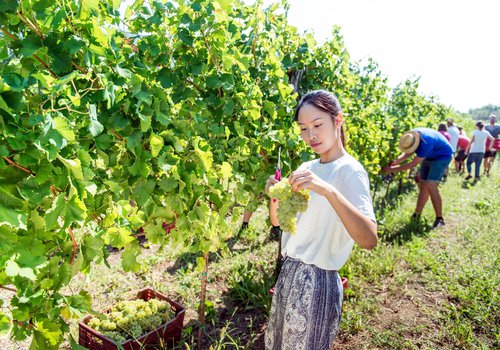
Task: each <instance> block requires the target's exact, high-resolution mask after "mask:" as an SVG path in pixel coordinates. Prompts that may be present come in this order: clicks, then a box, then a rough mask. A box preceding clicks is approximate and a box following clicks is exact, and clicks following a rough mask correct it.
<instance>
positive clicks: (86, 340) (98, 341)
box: [78, 288, 186, 350]
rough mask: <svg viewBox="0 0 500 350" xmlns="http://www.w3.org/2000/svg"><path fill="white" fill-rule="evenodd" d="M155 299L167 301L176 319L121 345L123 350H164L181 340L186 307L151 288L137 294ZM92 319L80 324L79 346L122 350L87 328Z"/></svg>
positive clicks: (99, 349) (86, 319)
mask: <svg viewBox="0 0 500 350" xmlns="http://www.w3.org/2000/svg"><path fill="white" fill-rule="evenodd" d="M153 298H156V299H160V300H165V301H167V302H168V303H169V304H170V306H171V307H172V310H173V311H174V312H175V317H174V319H173V320H171V321H169V322H168V323H164V324H162V325H161V326H160V327H158V328H156V329H154V330H152V331H151V332H149V333H146V334H144V335H142V336H140V337H139V338H137V339H130V340H127V341H126V342H124V343H122V344H121V346H122V347H123V349H125V350H139V349H140V350H143V349H157V348H158V346H162V349H167V348H168V347H173V346H174V345H175V343H176V342H178V341H179V339H180V338H181V333H182V328H183V322H184V313H185V311H186V310H185V308H184V306H182V305H181V304H179V303H177V302H175V301H173V300H172V299H170V298H169V297H167V296H165V295H163V294H161V293H159V292H156V291H154V290H153V289H150V288H145V289H142V290H140V291H139V292H138V293H137V299H142V300H145V301H148V300H149V299H153ZM91 318H92V316H86V317H85V318H84V319H83V320H82V321H80V322H79V323H78V326H79V327H78V328H79V337H78V344H80V345H81V346H83V347H86V348H87V349H90V350H120V349H121V348H119V347H118V346H117V345H116V344H115V343H113V341H112V340H111V339H109V338H108V337H106V336H104V335H102V334H101V333H99V332H98V331H96V330H94V329H92V328H90V327H89V326H87V323H88V322H89V321H90V319H91ZM167 346H168V347H167Z"/></svg>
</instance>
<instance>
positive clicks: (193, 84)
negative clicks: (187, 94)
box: [186, 79, 205, 95]
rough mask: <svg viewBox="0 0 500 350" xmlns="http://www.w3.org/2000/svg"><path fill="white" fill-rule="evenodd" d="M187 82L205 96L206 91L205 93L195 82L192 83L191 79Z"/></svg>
mask: <svg viewBox="0 0 500 350" xmlns="http://www.w3.org/2000/svg"><path fill="white" fill-rule="evenodd" d="M186 82H187V83H189V84H190V85H192V86H193V87H194V88H195V89H196V90H198V92H199V93H200V94H203V95H204V94H205V91H203V90H202V89H201V88H200V87H199V86H198V85H196V84H195V83H194V82H193V81H191V80H190V79H186Z"/></svg>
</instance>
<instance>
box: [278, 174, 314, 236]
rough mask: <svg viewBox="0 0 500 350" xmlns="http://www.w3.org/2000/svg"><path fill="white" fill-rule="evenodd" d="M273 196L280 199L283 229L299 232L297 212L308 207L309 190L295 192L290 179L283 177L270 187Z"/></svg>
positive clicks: (279, 208) (279, 218)
mask: <svg viewBox="0 0 500 350" xmlns="http://www.w3.org/2000/svg"><path fill="white" fill-rule="evenodd" d="M269 196H270V197H271V198H276V199H279V201H280V203H279V206H278V220H279V222H280V226H281V228H282V229H283V231H285V232H288V233H292V234H294V233H296V232H297V213H298V212H304V211H306V209H307V202H308V201H309V199H310V198H311V196H310V195H309V191H308V190H301V191H297V192H294V191H292V187H291V186H290V183H289V182H288V179H286V178H285V179H282V180H281V181H280V182H278V183H277V184H275V185H274V186H272V187H271V188H270V189H269Z"/></svg>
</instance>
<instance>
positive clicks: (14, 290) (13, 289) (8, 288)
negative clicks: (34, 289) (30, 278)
mask: <svg viewBox="0 0 500 350" xmlns="http://www.w3.org/2000/svg"><path fill="white" fill-rule="evenodd" d="M0 289H5V290H8V291H10V292H14V293H17V289H15V288H10V287H6V286H2V285H0Z"/></svg>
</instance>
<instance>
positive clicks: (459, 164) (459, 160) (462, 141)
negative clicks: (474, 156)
mask: <svg viewBox="0 0 500 350" xmlns="http://www.w3.org/2000/svg"><path fill="white" fill-rule="evenodd" d="M458 129H459V130H461V127H458ZM469 143H470V139H469V138H468V137H467V136H465V134H464V133H460V134H459V135H458V145H457V155H456V156H455V171H456V172H457V173H459V174H462V173H463V172H464V171H465V166H464V161H465V159H467V155H466V154H465V150H466V149H467V147H469Z"/></svg>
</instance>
